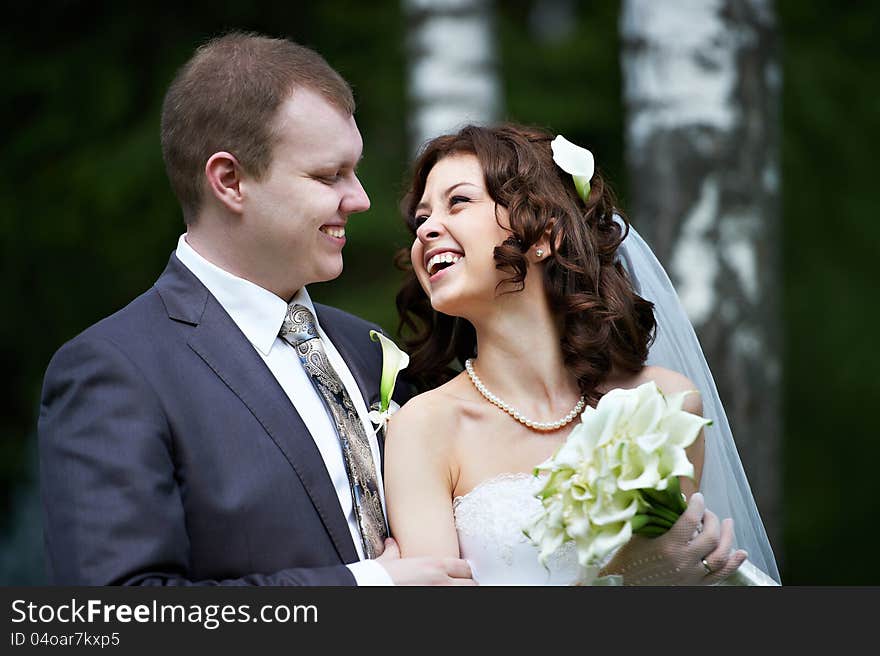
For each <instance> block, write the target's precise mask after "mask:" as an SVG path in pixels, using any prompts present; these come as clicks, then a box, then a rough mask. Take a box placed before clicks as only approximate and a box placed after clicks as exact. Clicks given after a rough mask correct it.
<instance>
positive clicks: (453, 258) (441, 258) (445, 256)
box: [426, 251, 464, 275]
mask: <svg viewBox="0 0 880 656" xmlns="http://www.w3.org/2000/svg"><path fill="white" fill-rule="evenodd" d="M461 259H464V255H459V254H458V253H450V252H448V251H447V252H445V253H437V254H436V255H433V256H431V259H430V260H428V266H427V267H426V268H427V269H428V274H429V275H434V273H435V272H436V266H437V265H438V264H440V263H443V262H448V263H449V264H455V263H456V262H458V261H459V260H461Z"/></svg>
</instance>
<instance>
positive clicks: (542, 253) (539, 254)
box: [535, 248, 544, 257]
mask: <svg viewBox="0 0 880 656" xmlns="http://www.w3.org/2000/svg"><path fill="white" fill-rule="evenodd" d="M535 255H537V256H538V257H544V251H542V250H541V249H540V248H539V249H538V250H536V251H535Z"/></svg>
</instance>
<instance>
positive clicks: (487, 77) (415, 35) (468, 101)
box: [403, 0, 501, 152]
mask: <svg viewBox="0 0 880 656" xmlns="http://www.w3.org/2000/svg"><path fill="white" fill-rule="evenodd" d="M403 8H404V13H405V15H406V18H407V23H408V30H407V35H408V36H407V51H408V60H409V71H408V86H409V99H410V119H409V121H410V122H409V131H410V143H411V145H412V151H413V152H417V151H418V149H419V148H420V147H421V146H422V145H423V144H424V143H425V141H427V140H428V139H431V138H433V137H436V136H437V135H440V134H444V133H447V132H452V131H454V130H456V129H457V128H459V127H461V126H463V125H465V124H466V123H487V122H491V121H495V120H497V119H498V117H499V116H500V114H501V96H500V83H499V80H498V73H497V56H496V43H495V33H494V21H493V5H492V2H491V0H403Z"/></svg>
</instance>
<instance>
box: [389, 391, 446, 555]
mask: <svg viewBox="0 0 880 656" xmlns="http://www.w3.org/2000/svg"><path fill="white" fill-rule="evenodd" d="M431 396H432V395H430V394H423V395H420V396H417V397H415V398H413V399H411V400H410V401H409V402H408V403H407V404H406V405H405V406H404V407H402V408H401V409H400V410H398V411H397V412H396V413H395V414H394V416H393V417H392V418H391V420H390V421H389V423H388V430H387V434H386V439H385V470H384V477H385V503H386V506H387V509H388V522H389V524H390V528H391V534H392V536H393V537H394V538H395V539H396V540H397V543H398V545H399V546H400V553H401V556H404V557H410V556H440V557H445V556H451V557H455V558H458V557H459V550H458V536H457V534H456V532H455V521H454V519H453V512H452V490H453V486H454V481H453V476H452V471H453V468H452V465H453V461H452V457H451V453H452V449H451V446H450V445H451V436H453V435H454V434H455V432H454V430H455V426H453V425H451V424H452V422H453V413H451V412H450V411H449V409H448V408H444V407H442V406H439V405H438V404H437V403H436V402H435V401H434V399H433V398H431Z"/></svg>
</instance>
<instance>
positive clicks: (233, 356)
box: [157, 256, 358, 563]
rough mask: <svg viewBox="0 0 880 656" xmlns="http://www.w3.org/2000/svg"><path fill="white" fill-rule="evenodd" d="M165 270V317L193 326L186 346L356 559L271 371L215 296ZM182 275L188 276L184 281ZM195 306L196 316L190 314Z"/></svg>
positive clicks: (298, 421)
mask: <svg viewBox="0 0 880 656" xmlns="http://www.w3.org/2000/svg"><path fill="white" fill-rule="evenodd" d="M166 275H168V276H170V279H169V280H166V281H164V282H165V284H164V285H162V284H157V287H158V288H159V292H160V294H161V295H162V297H163V301H165V304H166V308H167V309H169V316H172V315H173V314H174V313H172V311H171V310H172V308H175V309H176V314H178V315H180V316H172V318H173V319H176V320H179V321H187V322H188V323H193V324H194V325H195V326H196V327H195V329H194V331H193V334H192V337H191V338H190V340H189V346H190V348H192V349H193V350H194V351H195V352H196V353H197V354H198V355H199V357H201V358H202V360H204V361H205V363H206V364H207V365H208V366H209V367H210V368H211V370H212V371H213V372H214V373H215V374H216V375H217V376H218V377H219V378H220V379H221V380H222V381H223V382H224V383H225V384H226V386H227V387H228V388H229V389H230V390H232V392H234V393H235V394H236V395H237V396H238V398H239V399H241V401H242V403H244V405H245V406H246V407H247V408H248V410H249V411H250V412H251V413H252V414H253V416H254V417H255V418H256V419H257V421H259V422H260V424H261V425H262V426H263V428H264V429H265V431H266V433H267V435H268V437H269V438H270V439H271V440H272V441H273V442H274V443H275V445H276V446H277V447H278V449H279V450H280V451H281V453H282V454H283V455H284V457H285V458H286V459H287V461H288V462H289V463H290V466H291V467H292V468H293V470H294V471H295V472H296V474H297V476H299V478H300V480H301V481H302V483H303V486H304V487H305V489H306V491H307V492H308V494H309V497H310V498H311V501H312V504H313V505H314V507H315V509H316V510H317V511H318V515H319V516H320V518H321V521H322V522H323V523H324V526H325V527H326V529H327V532H328V533H329V535H330V537H331V539H332V540H333V544H334V545H335V547H336V551H337V552H338V554H339V557H340V558H341V559H342V561H343V562H345V563H351V562H355V561H357V559H358V556H357V551H356V550H355V547H354V543H353V542H352V539H351V532H350V531H349V529H348V523H347V522H346V520H345V517H344V516H343V514H342V512H341V511H340V509H339V503H338V499H337V496H336V490H335V488H334V487H333V483H332V481H331V480H330V477H329V475H328V474H327V468H326V465H325V464H324V460H323V458H322V457H321V453H320V452H319V451H318V447H317V446H316V445H315V442H314V440H313V439H312V437H311V434H310V433H309V432H308V429H307V428H306V426H305V424H304V423H303V421H302V418H301V417H300V416H299V414H298V413H297V412H296V409H295V408H294V406H293V404H292V403H291V402H290V399H289V398H288V397H287V395H286V394H285V392H284V390H283V389H282V388H281V386H280V385H279V384H278V381H277V380H276V379H275V377H274V376H273V375H272V372H271V371H270V370H269V368H268V367H267V366H266V364H265V363H264V362H263V360H262V359H261V358H260V357H259V355H258V354H257V353H256V351H255V350H254V347H253V346H252V345H251V343H250V342H249V341H248V340H247V338H246V337H245V336H244V335H243V334H242V332H241V331H240V330H239V328H238V326H236V325H235V322H233V321H232V319H231V318H230V317H229V315H228V314H227V313H226V311H225V310H224V309H223V308H222V307H221V306H220V304H219V303H218V302H217V300H216V299H215V298H214V297H213V296H212V295H211V294H210V293H209V292H208V290H207V289H205V287H204V286H203V285H202V284H201V283H200V282H199V281H198V279H196V278H195V276H193V275H192V273H191V272H190V271H189V270H188V269H185V267H184V266H183V265H182V264H181V263H180V262H179V261H178V260H177V258H176V257H174V256H172V262H171V263H169V267H168V269H166V273H165V274H163V276H162V278H165V277H166ZM187 277H189V278H191V280H189V281H186V278H187ZM162 278H160V283H162V282H163V280H162ZM187 282H188V283H189V284H187ZM198 288H201V289H200V290H199V289H198ZM182 291H183V292H185V293H181V292H182ZM166 296H168V298H166ZM186 301H189V302H186ZM199 310H200V311H201V312H200V316H199V317H198V318H197V319H196V317H195V316H194V315H195V313H196V312H198V311H199Z"/></svg>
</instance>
